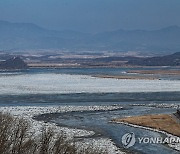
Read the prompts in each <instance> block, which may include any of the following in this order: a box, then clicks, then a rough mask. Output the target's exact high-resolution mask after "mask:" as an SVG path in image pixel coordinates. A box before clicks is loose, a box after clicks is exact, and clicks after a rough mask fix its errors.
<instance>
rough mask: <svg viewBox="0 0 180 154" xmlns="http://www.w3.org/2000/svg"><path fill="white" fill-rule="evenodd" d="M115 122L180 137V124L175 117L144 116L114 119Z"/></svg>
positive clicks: (162, 115) (163, 115) (164, 115)
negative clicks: (153, 129)
mask: <svg viewBox="0 0 180 154" xmlns="http://www.w3.org/2000/svg"><path fill="white" fill-rule="evenodd" d="M112 121H113V122H126V123H130V124H134V125H140V126H145V127H150V128H155V129H158V130H162V131H165V132H168V133H170V134H173V135H177V136H180V124H179V123H178V122H177V121H176V120H175V118H174V117H173V115H167V114H161V115H144V116H135V117H127V118H122V119H114V120H112Z"/></svg>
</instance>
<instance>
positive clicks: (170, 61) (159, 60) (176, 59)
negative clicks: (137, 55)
mask: <svg viewBox="0 0 180 154" xmlns="http://www.w3.org/2000/svg"><path fill="white" fill-rule="evenodd" d="M127 64H129V65H140V66H180V52H177V53H174V54H172V55H167V56H161V57H151V58H143V59H133V60H130V61H128V63H127Z"/></svg>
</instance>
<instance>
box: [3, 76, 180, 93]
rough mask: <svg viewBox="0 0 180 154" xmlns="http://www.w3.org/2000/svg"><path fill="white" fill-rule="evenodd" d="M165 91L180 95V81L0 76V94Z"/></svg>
mask: <svg viewBox="0 0 180 154" xmlns="http://www.w3.org/2000/svg"><path fill="white" fill-rule="evenodd" d="M165 91H180V80H128V79H127V80H126V79H109V78H96V77H91V76H87V75H68V74H53V73H43V74H21V75H11V76H4V75H3V76H0V94H51V93H57V94H58V93H59V94H61V93H83V92H84V93H106V92H165Z"/></svg>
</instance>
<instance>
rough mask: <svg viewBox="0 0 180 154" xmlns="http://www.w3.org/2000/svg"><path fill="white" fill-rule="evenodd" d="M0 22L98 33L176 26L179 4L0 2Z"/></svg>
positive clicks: (137, 0) (138, 0)
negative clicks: (32, 24)
mask: <svg viewBox="0 0 180 154" xmlns="http://www.w3.org/2000/svg"><path fill="white" fill-rule="evenodd" d="M0 20H6V21H10V22H20V23H34V24H37V25H39V26H41V27H44V28H48V29H54V30H75V31H81V32H90V33H98V32H104V31H112V30H117V29H146V30H152V29H160V28H163V27H167V26H171V25H177V26H180V0H0Z"/></svg>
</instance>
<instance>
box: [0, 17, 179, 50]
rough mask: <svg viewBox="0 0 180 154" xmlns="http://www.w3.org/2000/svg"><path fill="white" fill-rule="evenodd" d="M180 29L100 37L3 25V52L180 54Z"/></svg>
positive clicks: (0, 45) (121, 32)
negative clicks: (47, 50) (31, 50)
mask: <svg viewBox="0 0 180 154" xmlns="http://www.w3.org/2000/svg"><path fill="white" fill-rule="evenodd" d="M179 44H180V27H178V26H175V25H174V26H169V27H165V28H162V29H159V30H151V31H149V30H123V29H119V30H114V31H108V32H102V33H97V34H89V33H81V32H76V31H71V30H64V31H57V30H48V29H45V28H42V27H40V26H37V25H36V24H32V23H11V22H7V21H2V20H1V21H0V50H12V49H17V50H18V49H19V50H23V49H60V50H69V51H76V50H78V51H85V50H89V51H91V50H93V51H115V52H127V51H137V52H139V51H140V52H152V53H158V52H164V53H166V52H167V53H172V52H178V51H179V50H180V45H179Z"/></svg>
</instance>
